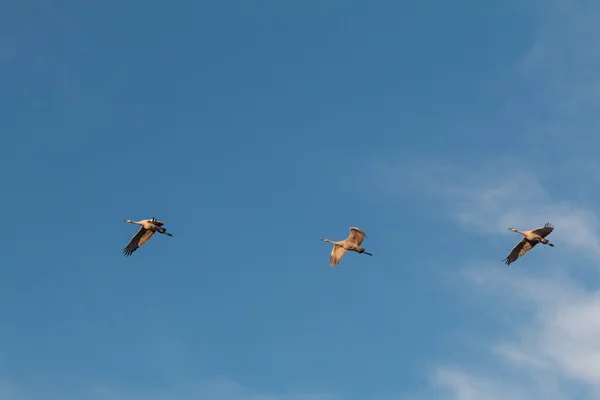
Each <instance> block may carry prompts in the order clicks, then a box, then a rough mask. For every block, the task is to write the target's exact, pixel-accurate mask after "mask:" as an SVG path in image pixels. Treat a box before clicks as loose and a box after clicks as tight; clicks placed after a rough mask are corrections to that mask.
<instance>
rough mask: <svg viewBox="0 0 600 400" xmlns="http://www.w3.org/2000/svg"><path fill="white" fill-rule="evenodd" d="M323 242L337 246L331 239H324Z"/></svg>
mask: <svg viewBox="0 0 600 400" xmlns="http://www.w3.org/2000/svg"><path fill="white" fill-rule="evenodd" d="M323 241H324V242H328V243H333V244H335V242H332V241H331V240H329V239H327V238H325V239H323Z"/></svg>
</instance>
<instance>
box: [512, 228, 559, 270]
mask: <svg viewBox="0 0 600 400" xmlns="http://www.w3.org/2000/svg"><path fill="white" fill-rule="evenodd" d="M508 229H509V230H511V231H513V232H517V233H520V234H521V235H523V239H521V241H520V242H519V243H517V245H516V246H515V247H513V249H512V250H511V251H510V254H509V255H508V257H506V258H505V259H504V260H502V261H505V262H506V265H510V263H512V262H515V261H516V260H517V258H519V257H522V256H524V255H525V253H527V252H528V251H529V250H531V249H533V247H534V246H535V245H536V244H538V243H543V244H547V245H548V246H550V247H554V245H553V244H552V243H550V242H549V241H548V239H546V236H548V235H549V234H551V233H552V231H553V230H554V227H553V226H552V224H550V222H547V223H546V224H544V226H541V227H539V228H536V229H533V230H531V231H523V232H521V231H518V230H516V229H515V228H508Z"/></svg>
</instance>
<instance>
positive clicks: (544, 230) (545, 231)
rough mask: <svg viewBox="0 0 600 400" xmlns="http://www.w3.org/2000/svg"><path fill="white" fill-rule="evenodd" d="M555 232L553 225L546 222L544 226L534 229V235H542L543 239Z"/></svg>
mask: <svg viewBox="0 0 600 400" xmlns="http://www.w3.org/2000/svg"><path fill="white" fill-rule="evenodd" d="M553 230H554V227H553V226H552V224H551V223H550V222H546V223H545V224H544V226H542V227H540V228H537V229H534V230H533V233H535V234H536V235H540V236H541V237H546V236H548V235H549V234H551V233H552V231H553Z"/></svg>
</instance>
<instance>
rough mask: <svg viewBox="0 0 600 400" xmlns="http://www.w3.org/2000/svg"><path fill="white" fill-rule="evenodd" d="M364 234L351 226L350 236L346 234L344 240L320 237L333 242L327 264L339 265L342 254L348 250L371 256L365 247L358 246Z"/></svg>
mask: <svg viewBox="0 0 600 400" xmlns="http://www.w3.org/2000/svg"><path fill="white" fill-rule="evenodd" d="M366 236H367V235H365V233H364V232H363V231H362V230H360V229H358V228H354V227H352V228H350V236H348V237H347V238H346V239H345V240H342V241H339V242H333V241H331V240H329V239H327V238H323V239H321V240H322V241H324V242H328V243H331V244H333V249H331V256H330V257H329V266H330V267H336V266H338V265H340V260H341V259H342V257H343V256H344V254H346V253H347V252H349V251H355V252H357V253H359V254H363V253H364V254H367V255H369V256H372V254H371V253H367V252H366V251H365V249H363V248H362V247H360V245H361V244H362V242H363V240H364V239H365V237H366Z"/></svg>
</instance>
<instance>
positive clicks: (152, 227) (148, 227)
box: [123, 218, 173, 256]
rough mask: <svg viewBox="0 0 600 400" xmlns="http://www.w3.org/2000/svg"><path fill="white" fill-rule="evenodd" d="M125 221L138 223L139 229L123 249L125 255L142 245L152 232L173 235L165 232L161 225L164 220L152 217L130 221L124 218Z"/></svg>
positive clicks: (130, 253)
mask: <svg viewBox="0 0 600 400" xmlns="http://www.w3.org/2000/svg"><path fill="white" fill-rule="evenodd" d="M125 222H129V223H130V224H136V225H140V227H141V228H140V230H139V231H137V233H136V234H135V235H134V236H133V237H132V238H131V240H130V241H129V244H128V245H127V246H126V247H125V248H124V249H123V254H125V255H126V256H130V255H132V254H133V252H134V251H136V250H137V249H139V248H140V247H142V245H143V244H144V243H146V242H147V241H148V240H150V238H151V237H152V235H154V232H158V233H162V234H163V235H167V236H173V235H171V234H170V233H168V232H167V230H166V229H165V228H163V227H162V226H163V225H164V222H162V221H159V220H157V219H156V218H152V219H143V220H141V221H132V220H130V219H126V220H125Z"/></svg>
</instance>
